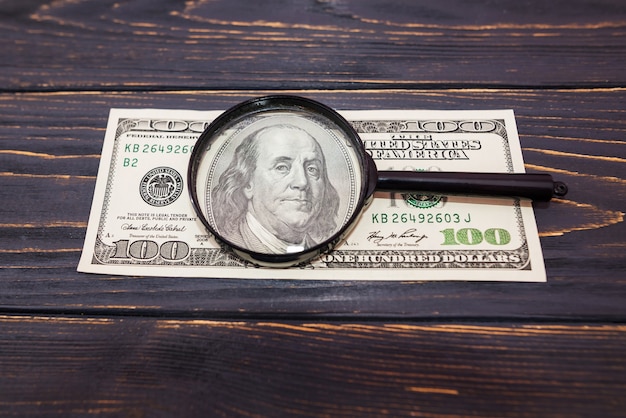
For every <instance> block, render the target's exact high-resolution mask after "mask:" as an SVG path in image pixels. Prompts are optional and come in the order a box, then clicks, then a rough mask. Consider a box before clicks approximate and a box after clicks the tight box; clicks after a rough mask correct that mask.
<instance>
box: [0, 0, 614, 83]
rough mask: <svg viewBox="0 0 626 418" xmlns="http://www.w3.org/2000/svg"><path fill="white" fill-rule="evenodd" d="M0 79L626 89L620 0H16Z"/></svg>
mask: <svg viewBox="0 0 626 418" xmlns="http://www.w3.org/2000/svg"><path fill="white" fill-rule="evenodd" d="M0 39H2V42H3V45H4V47H3V48H0V61H1V62H3V63H5V64H4V65H3V70H2V72H0V86H2V88H3V89H4V91H23V90H67V89H76V90H83V89H113V90H120V89H122V90H128V89H130V90H137V89H139V90H146V89H148V90H149V89H172V88H174V89H177V88H207V89H257V88H268V89H269V88H271V89H280V88H299V89H302V88H352V89H362V88H367V87H378V88H403V87H408V88H416V87H418V86H421V87H423V88H429V87H433V86H435V85H440V86H443V87H445V86H448V87H451V86H526V87H534V86H579V87H582V86H605V87H611V86H624V84H625V82H626V74H625V73H624V71H623V68H624V67H625V61H624V57H626V42H625V39H626V8H625V7H624V6H623V2H621V1H620V0H603V1H595V2H589V1H583V0H576V1H573V0H558V1H551V2H549V3H547V2H545V1H542V0H532V1H526V2H524V3H523V4H520V3H519V1H516V0H506V1H499V2H498V3H497V5H496V4H494V3H490V2H479V3H468V2H464V1H462V0H445V1H438V2H436V3H428V4H423V3H415V2H406V1H400V0H394V1H390V2H385V4H384V5H381V4H380V3H379V2H376V1H372V0H369V1H363V0H358V1H357V0H352V1H348V0H345V1H312V0H297V1H291V2H283V1H279V0H271V1H265V2H262V3H254V4H251V3H249V2H248V3H245V5H242V4H241V3H240V2H233V1H226V0H220V1H210V2H172V1H159V2H156V1H153V2H125V3H120V2H117V1H113V0H107V1H100V2H98V3H97V4H93V3H91V2H74V1H54V2H53V1H44V2H34V1H23V0H8V1H3V2H2V3H1V4H0Z"/></svg>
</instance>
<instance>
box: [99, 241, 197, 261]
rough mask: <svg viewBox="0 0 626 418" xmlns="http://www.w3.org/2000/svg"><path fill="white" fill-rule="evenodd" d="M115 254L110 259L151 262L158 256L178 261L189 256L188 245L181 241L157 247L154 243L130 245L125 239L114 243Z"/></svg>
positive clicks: (140, 242)
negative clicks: (132, 259) (131, 259)
mask: <svg viewBox="0 0 626 418" xmlns="http://www.w3.org/2000/svg"><path fill="white" fill-rule="evenodd" d="M114 244H115V254H113V257H111V258H117V259H129V258H134V259H136V260H151V259H153V258H155V257H156V256H157V255H160V256H161V257H163V258H164V259H165V260H169V261H179V260H182V259H184V258H185V257H187V255H188V254H189V245H187V243H186V242H183V241H167V242H164V243H163V244H161V245H159V244H157V243H156V242H154V241H147V240H139V241H133V242H132V243H131V242H130V241H128V240H127V239H122V240H119V241H116V242H114Z"/></svg>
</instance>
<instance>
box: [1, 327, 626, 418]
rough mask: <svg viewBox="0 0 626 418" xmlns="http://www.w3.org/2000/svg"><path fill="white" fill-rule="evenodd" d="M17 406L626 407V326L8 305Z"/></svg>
mask: <svg viewBox="0 0 626 418" xmlns="http://www.w3.org/2000/svg"><path fill="white" fill-rule="evenodd" d="M0 329H2V333H0V350H1V351H2V356H0V369H1V370H2V373H1V374H0V409H2V411H3V414H6V415H11V416H51V415H54V416H69V415H73V416H76V415H80V416H91V415H98V416H120V415H122V416H151V417H152V416H157V417H158V416H172V415H176V416H284V415H289V416H334V417H341V416H357V415H358V416H383V415H384V416H387V415H389V416H414V415H419V416H432V417H443V416H446V417H457V416H465V417H467V416H476V417H478V416H480V417H485V416H498V417H519V416H529V415H531V416H542V417H544V416H545V417H552V416H555V417H557V416H580V417H583V416H602V417H613V416H615V417H617V416H623V413H624V410H626V398H625V397H624V396H623V394H624V391H626V358H625V357H624V355H623V348H624V346H625V344H626V328H625V327H624V326H622V325H584V326H581V325H558V324H553V325H549V324H544V325H532V324H527V325H519V324H510V323H501V324H480V323H478V324H472V325H466V324H438V325H437V324H427V323H426V324H405V323H326V324H323V323H316V322H313V323H311V322H281V323H277V322H258V321H255V322H218V321H205V320H176V319H142V318H107V317H101V318H80V317H42V316H0Z"/></svg>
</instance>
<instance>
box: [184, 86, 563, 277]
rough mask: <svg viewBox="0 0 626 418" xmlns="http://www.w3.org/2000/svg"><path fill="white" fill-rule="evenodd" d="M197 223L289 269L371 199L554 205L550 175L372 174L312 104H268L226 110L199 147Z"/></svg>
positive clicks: (345, 227) (341, 131)
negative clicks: (389, 195) (457, 198)
mask: <svg viewBox="0 0 626 418" xmlns="http://www.w3.org/2000/svg"><path fill="white" fill-rule="evenodd" d="M188 184H189V185H190V192H191V199H192V202H193V205H194V208H195V210H196V212H197V215H198V217H199V219H200V220H201V221H202V223H203V224H204V226H205V227H206V228H207V230H208V231H209V232H210V233H211V234H213V235H214V236H215V238H216V240H217V241H218V242H220V243H221V244H222V245H224V246H225V247H227V248H230V249H232V251H233V252H234V253H235V254H236V255H238V256H239V257H241V258H243V259H245V260H248V261H250V262H252V263H254V264H257V265H262V266H271V267H288V266H291V265H295V264H300V263H303V262H305V261H308V260H310V259H312V258H315V257H317V256H319V255H320V254H323V253H325V252H328V251H330V250H332V249H333V248H334V247H335V246H336V245H337V244H338V243H339V242H341V241H342V240H343V238H344V237H345V236H346V235H347V234H348V233H349V232H350V230H351V229H352V228H353V227H354V225H355V224H356V221H357V220H358V218H359V216H360V214H361V212H362V211H363V209H364V208H365V207H366V206H367V205H368V204H369V202H370V201H371V200H372V198H373V194H374V191H397V192H417V191H419V192H434V193H441V194H466V195H467V194H469V195H489V196H515V197H522V198H529V199H532V200H538V201H548V200H550V199H551V198H552V197H562V196H564V195H565V194H566V193H567V186H566V185H565V184H564V183H562V182H555V181H553V179H552V176H550V175H549V174H504V173H460V172H430V171H426V172H413V171H406V172H405V171H378V170H377V169H376V165H375V163H374V160H373V159H372V157H371V156H370V155H369V154H368V153H367V152H366V151H365V148H364V146H363V143H362V142H361V139H360V138H359V136H358V134H357V133H356V131H355V130H354V128H353V127H352V125H350V123H349V122H348V121H346V120H345V119H344V118H343V117H342V116H341V115H339V113H337V112H336V111H334V110H333V109H331V108H330V107H328V106H326V105H323V104H321V103H319V102H316V101H314V100H310V99H306V98H303V97H297V96H284V95H280V96H267V97H260V98H256V99H252V100H249V101H246V102H243V103H241V104H239V105H236V106H234V107H232V108H231V109H229V110H227V111H226V112H224V113H223V114H221V115H220V116H219V117H218V118H217V119H215V120H214V121H213V122H212V123H211V124H210V125H209V126H208V127H207V128H206V130H205V131H204V132H203V133H202V135H201V136H200V138H199V139H198V141H197V143H196V145H195V147H194V150H193V152H192V155H191V159H190V163H189V171H188Z"/></svg>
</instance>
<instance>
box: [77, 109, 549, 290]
mask: <svg viewBox="0 0 626 418" xmlns="http://www.w3.org/2000/svg"><path fill="white" fill-rule="evenodd" d="M220 113H221V112H220V111H196V110H167V109H111V112H110V115H109V120H108V125H107V130H106V133H105V138H104V143H103V148H102V156H101V160H100V166H99V170H98V177H97V180H96V187H95V192H94V197H93V203H92V208H91V213H90V216H89V223H88V227H87V233H86V237H85V243H84V248H83V252H82V255H81V258H80V261H79V264H78V271H80V272H86V273H103V274H119V275H132V276H165V277H201V278H241V279H298V280H307V279H308V280H325V279H328V280H380V281H391V280H402V281H407V280H408V281H426V280H464V281H537V282H539V281H545V280H546V274H545V267H544V262H543V256H542V252H541V246H540V242H539V237H538V233H537V227H536V223H535V218H534V213H533V208H532V205H531V203H530V202H529V201H527V200H525V199H519V198H514V197H510V198H509V197H476V196H445V195H440V194H436V193H430V192H428V191H422V192H411V193H406V192H376V193H375V194H374V199H373V200H372V202H371V204H369V206H368V207H367V208H365V209H364V210H363V211H362V213H361V216H360V218H359V219H358V221H357V223H356V225H355V226H354V228H353V229H352V230H351V232H350V233H349V234H348V236H347V237H346V238H345V240H344V241H343V242H341V243H340V244H339V245H338V246H336V247H335V248H334V249H333V250H332V251H330V252H328V253H326V254H323V255H321V256H319V257H317V258H315V259H313V260H312V261H309V262H307V263H304V264H301V265H298V266H295V267H289V268H271V267H258V266H255V265H253V264H251V263H249V262H246V261H244V260H242V259H241V258H239V257H238V256H237V255H235V254H234V253H233V252H232V251H231V250H230V249H229V248H226V247H224V246H222V245H220V244H219V243H218V241H216V240H215V238H214V237H213V236H212V235H211V233H209V231H208V230H207V229H206V228H205V226H204V225H203V223H202V222H201V220H200V219H199V217H198V214H197V213H196V211H195V209H194V206H193V204H192V201H191V198H190V193H189V188H190V185H189V184H188V183H189V181H188V178H187V177H188V175H187V173H188V167H189V162H190V156H191V154H192V151H193V149H194V146H195V144H196V141H197V140H198V138H199V136H200V135H201V133H202V132H203V131H204V129H205V128H206V127H207V126H208V125H209V123H210V122H211V121H212V120H213V119H215V118H216V117H217V116H218V115H219V114H220ZM339 113H341V114H342V116H344V117H345V118H346V119H347V120H348V121H349V122H350V123H351V124H352V126H353V127H354V129H355V130H356V131H357V132H358V134H359V136H360V138H361V140H362V142H363V145H364V147H365V149H366V152H367V153H368V154H370V155H371V156H372V158H373V159H374V161H375V163H376V166H377V168H378V169H379V170H403V171H434V170H436V171H458V172H498V173H521V172H524V163H523V159H522V151H521V146H520V142H519V137H518V133H517V127H516V124H515V117H514V113H513V111H512V110H485V111H465V110H458V111H451V110H445V111H439V110H437V111H436V110H367V111H364V110H353V111H349V110H346V111H340V112H339Z"/></svg>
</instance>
